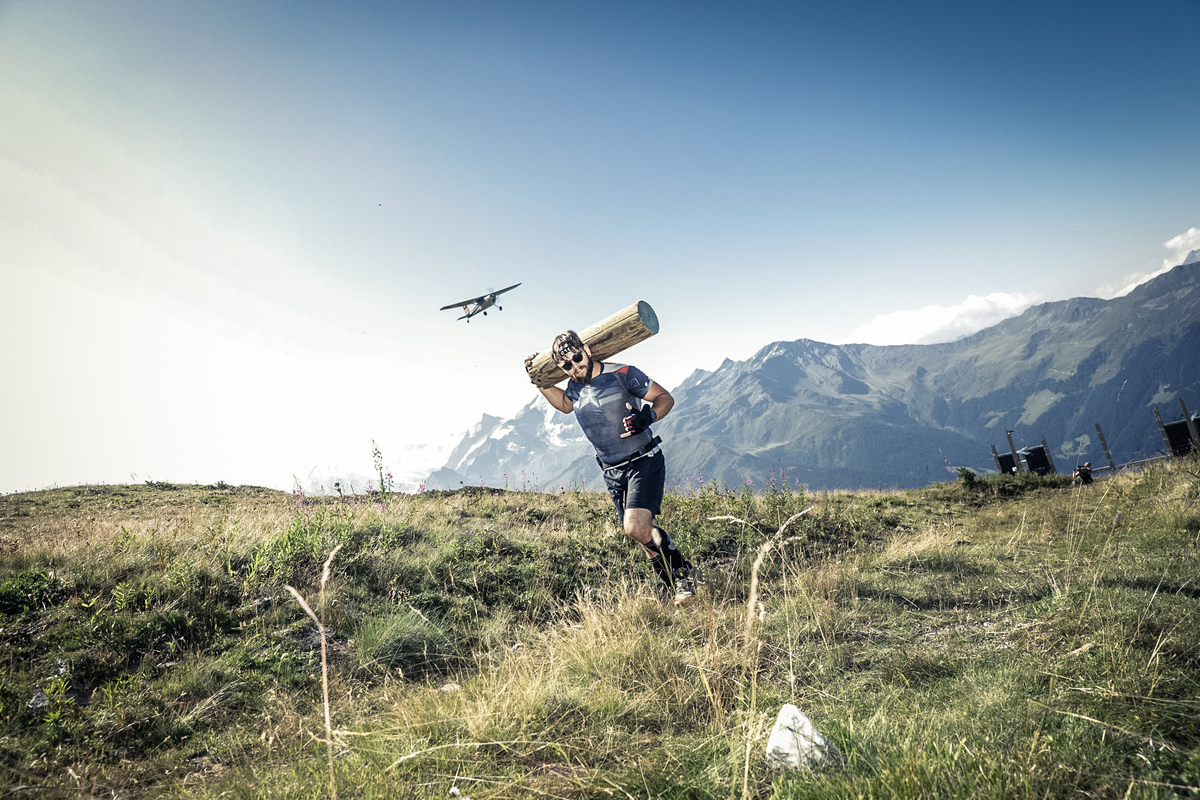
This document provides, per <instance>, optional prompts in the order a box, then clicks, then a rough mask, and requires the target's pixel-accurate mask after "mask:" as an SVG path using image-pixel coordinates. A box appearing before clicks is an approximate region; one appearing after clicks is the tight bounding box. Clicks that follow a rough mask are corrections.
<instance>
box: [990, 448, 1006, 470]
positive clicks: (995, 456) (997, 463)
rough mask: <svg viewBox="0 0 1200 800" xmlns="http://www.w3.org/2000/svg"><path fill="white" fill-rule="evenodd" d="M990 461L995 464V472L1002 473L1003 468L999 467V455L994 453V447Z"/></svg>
mask: <svg viewBox="0 0 1200 800" xmlns="http://www.w3.org/2000/svg"><path fill="white" fill-rule="evenodd" d="M992 459H993V460H994V461H995V462H996V472H1004V467H1002V466H1000V454H999V453H997V452H996V445H992Z"/></svg>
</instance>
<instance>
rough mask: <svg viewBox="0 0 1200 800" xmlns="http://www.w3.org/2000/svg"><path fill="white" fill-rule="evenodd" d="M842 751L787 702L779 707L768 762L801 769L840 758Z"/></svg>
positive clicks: (784, 767) (778, 767) (802, 713)
mask: <svg viewBox="0 0 1200 800" xmlns="http://www.w3.org/2000/svg"><path fill="white" fill-rule="evenodd" d="M841 755H842V754H841V753H840V752H839V751H838V749H837V747H835V746H834V745H833V743H832V742H830V741H829V740H827V739H826V738H825V737H824V736H822V735H821V733H820V732H819V731H818V730H817V729H816V727H815V726H814V725H813V724H812V722H811V721H809V719H808V717H806V716H804V712H803V711H801V710H800V709H798V708H796V707H795V706H794V705H792V704H791V703H788V704H787V705H785V706H784V707H783V708H781V709H779V717H778V719H776V720H775V728H774V729H773V730H772V731H771V738H769V739H767V763H768V764H770V765H771V767H773V768H774V769H799V768H800V767H808V766H813V765H815V764H820V763H824V762H826V761H841Z"/></svg>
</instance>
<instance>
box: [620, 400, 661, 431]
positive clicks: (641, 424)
mask: <svg viewBox="0 0 1200 800" xmlns="http://www.w3.org/2000/svg"><path fill="white" fill-rule="evenodd" d="M625 407H626V408H628V409H629V410H630V412H631V413H630V414H629V415H628V416H626V417H625V419H624V420H622V424H623V425H624V426H625V432H624V433H622V434H621V438H622V439H628V438H629V437H630V436H634V435H635V434H639V433H641V432H642V431H644V430H646V429H647V428H649V427H650V423H652V422H654V420H656V419H658V416H657V415H656V414H655V413H654V409H652V408H650V406H642V407H641V408H639V409H638V410H636V411H634V409H633V406H632V405H630V404H629V403H626V404H625Z"/></svg>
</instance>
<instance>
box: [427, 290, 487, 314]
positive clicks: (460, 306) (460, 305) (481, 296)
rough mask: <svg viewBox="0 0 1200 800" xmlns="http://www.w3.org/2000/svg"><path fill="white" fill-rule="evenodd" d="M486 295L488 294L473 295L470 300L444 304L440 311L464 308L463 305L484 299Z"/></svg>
mask: <svg viewBox="0 0 1200 800" xmlns="http://www.w3.org/2000/svg"><path fill="white" fill-rule="evenodd" d="M485 297H487V295H486V294H484V295H480V296H479V297H472V298H471V299H470V300H463V301H461V302H458V303H451V304H450V305H448V306H442V307H441V308H439V309H438V311H445V310H446V309H447V308H462V307H463V306H469V305H471V304H472V303H478V302H479V301H480V300H482V299H483V298H485Z"/></svg>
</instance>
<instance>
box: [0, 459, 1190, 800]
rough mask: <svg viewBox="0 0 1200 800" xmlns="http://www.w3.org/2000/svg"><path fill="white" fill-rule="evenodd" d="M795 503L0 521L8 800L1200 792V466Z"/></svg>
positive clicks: (155, 507)
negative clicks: (650, 519) (669, 599)
mask: <svg viewBox="0 0 1200 800" xmlns="http://www.w3.org/2000/svg"><path fill="white" fill-rule="evenodd" d="M766 488H767V491H766V492H764V493H759V494H752V493H751V492H750V491H749V489H748V487H742V490H741V491H731V490H729V489H725V488H719V489H716V488H713V487H711V486H704V487H699V486H698V487H694V488H692V489H689V490H688V491H687V493H685V494H680V493H675V494H672V495H670V496H669V497H668V498H667V502H666V507H665V508H664V513H663V525H664V527H665V528H667V529H668V530H670V531H672V533H673V534H674V535H675V537H676V539H677V540H678V541H679V542H680V544H681V546H682V547H683V549H684V550H685V552H687V553H688V554H689V555H691V556H692V557H693V558H694V559H695V560H697V561H699V562H700V563H701V564H703V565H704V566H705V567H706V569H707V582H706V584H705V586H704V589H703V591H702V592H701V593H700V595H699V597H698V599H697V600H696V601H695V602H694V603H693V604H692V605H690V606H688V607H687V608H685V609H682V610H678V609H676V608H675V607H674V606H672V605H670V604H667V603H664V602H663V601H662V600H661V599H660V598H659V596H658V594H657V591H656V586H655V581H654V580H653V578H652V576H651V574H650V572H649V570H648V568H647V566H646V564H645V562H644V558H643V557H642V556H640V555H639V554H638V552H637V551H635V550H634V548H633V547H631V546H630V544H629V543H628V541H627V540H626V539H625V538H624V537H623V536H622V535H620V534H619V533H618V531H617V530H616V528H615V526H614V525H613V523H612V513H611V507H610V506H609V504H608V501H607V498H606V497H605V496H603V495H598V494H594V493H589V492H571V493H564V494H543V493H533V492H512V491H495V490H485V489H482V488H481V489H471V490H461V491H458V492H452V493H449V492H447V493H438V492H432V493H425V494H421V495H399V494H377V495H373V496H370V497H332V498H304V497H300V496H292V495H286V494H283V493H278V492H271V491H267V490H262V489H255V488H249V487H236V488H233V487H228V486H224V485H219V486H209V487H201V486H173V485H168V484H154V485H139V486H91V487H79V488H68V489H55V490H49V491H44V492H34V493H28V494H17V495H8V496H4V497H0V615H2V617H0V667H2V669H0V797H8V796H10V795H11V796H37V797H80V796H82V797H96V798H99V797H156V796H171V797H177V796H184V797H245V798H251V797H281V798H308V797H327V796H332V795H334V794H336V795H337V796H338V797H343V798H346V797H414V798H417V797H429V798H435V797H436V798H444V797H449V796H451V795H452V794H453V793H457V794H458V796H460V797H471V798H477V799H478V798H501V797H504V798H512V797H552V798H579V797H597V798H600V797H603V798H607V797H616V798H636V797H689V798H691V797H697V798H708V797H712V798H739V797H752V798H768V797H771V798H807V797H813V798H815V797H822V798H825V797H845V798H858V797H872V798H918V797H927V798H946V797H952V798H953V797H962V798H968V797H979V796H991V797H1004V798H1025V797H1029V798H1033V797H1038V798H1043V797H1064V798H1065V797H1122V798H1123V797H1131V798H1132V797H1138V798H1144V797H1164V798H1165V797H1178V796H1193V797H1200V792H1197V791H1196V790H1195V789H1194V788H1191V787H1195V786H1197V785H1198V784H1200V602H1197V601H1198V600H1200V586H1198V578H1197V576H1198V575H1200V502H1198V501H1200V464H1198V463H1197V462H1196V461H1175V462H1171V463H1163V464H1160V465H1158V466H1154V467H1151V468H1148V469H1146V470H1144V471H1142V472H1139V473H1129V474H1122V475H1116V476H1111V477H1107V478H1105V479H1102V480H1099V481H1097V482H1096V483H1095V484H1093V485H1091V486H1086V487H1082V486H1074V485H1072V484H1071V482H1070V480H1069V479H1064V478H1061V477H1052V478H1038V477H1036V476H998V477H994V478H989V479H987V480H981V479H977V478H976V477H975V476H974V475H971V474H969V473H964V474H963V475H962V476H961V477H960V479H959V480H958V481H955V482H952V483H946V484H939V485H935V486H933V487H930V488H926V489H919V490H910V491H904V492H889V493H871V492H856V493H830V494H824V493H823V494H806V493H805V492H803V491H802V490H797V489H796V488H789V487H785V486H781V485H772V486H768V487H766ZM806 509H811V510H808V511H807V513H804V514H803V515H802V516H799V517H797V518H794V519H793V520H792V522H791V523H790V524H789V525H788V526H787V527H786V529H785V530H784V531H783V532H782V535H780V534H779V530H780V527H781V525H783V523H784V522H785V521H786V520H788V519H789V518H792V517H793V515H796V514H798V513H800V512H803V511H805V510H806ZM335 548H337V549H336V553H335V555H334V556H333V558H332V560H329V561H327V560H328V559H329V557H330V554H331V553H334V551H335ZM756 563H757V564H758V565H759V566H758V568H757V569H756V567H755V565H756ZM326 564H328V580H327V582H323V581H322V569H323V566H324V565H326ZM287 586H291V587H294V589H295V590H296V592H297V593H298V595H299V596H300V597H302V598H303V599H304V600H305V601H306V603H307V606H308V607H309V609H311V611H312V612H313V614H314V615H315V616H316V617H318V618H323V619H324V622H325V629H326V632H327V633H326V636H325V638H324V641H322V637H321V635H320V632H319V628H318V626H317V625H316V624H314V622H313V620H312V619H311V618H310V617H309V616H308V614H307V613H306V611H305V609H304V608H303V607H302V606H301V604H300V603H299V602H298V601H297V600H296V599H295V597H294V596H293V595H292V594H291V593H289V592H288V591H287V590H286V589H285V587H287ZM752 586H755V587H757V594H756V595H754V596H752V595H751V587H752ZM323 667H324V669H323ZM323 676H325V677H326V678H327V681H323ZM326 694H327V696H328V712H329V725H328V729H329V730H331V731H332V736H327V734H326V731H327V725H326V704H325V702H324V698H325V696H326ZM789 702H790V703H794V704H795V705H797V706H799V707H800V708H801V709H802V710H803V711H804V712H805V713H806V714H807V715H808V717H809V718H810V719H811V720H812V721H813V723H814V724H815V725H816V726H817V728H818V729H819V730H820V731H821V732H822V733H824V734H825V735H826V736H828V737H829V738H830V739H831V740H832V742H833V743H834V744H836V746H837V747H838V749H839V750H840V751H841V753H842V754H843V755H844V762H843V763H842V764H840V765H834V766H826V767H822V768H819V769H817V770H815V771H800V772H784V773H781V772H775V771H772V770H771V769H769V767H768V766H767V764H766V761H765V758H764V747H765V744H766V738H767V734H768V733H769V731H770V727H771V725H772V723H773V721H774V718H775V715H776V714H777V712H778V710H779V708H780V706H781V705H783V704H784V703H789Z"/></svg>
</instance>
